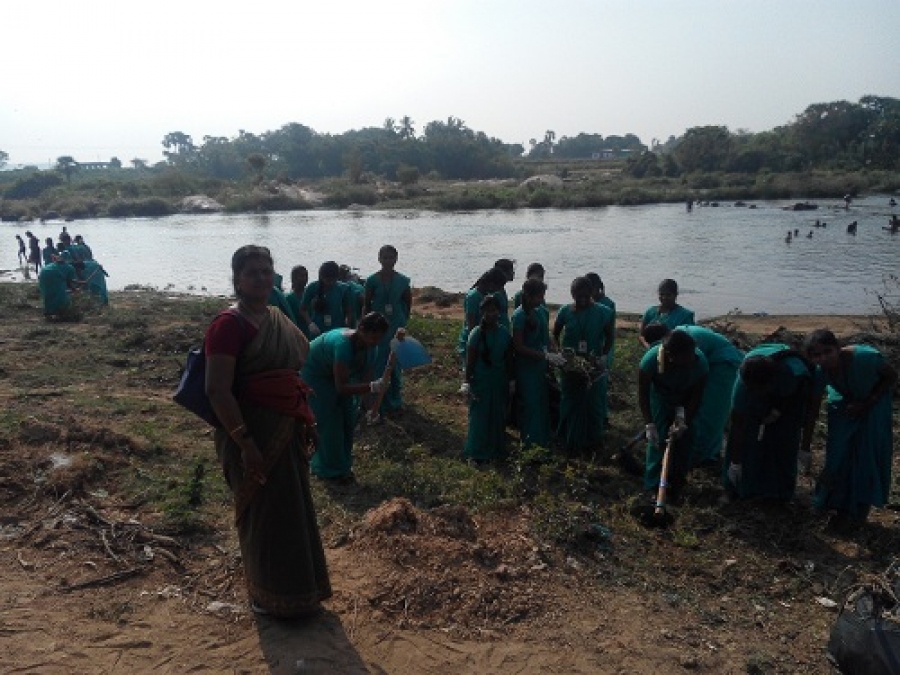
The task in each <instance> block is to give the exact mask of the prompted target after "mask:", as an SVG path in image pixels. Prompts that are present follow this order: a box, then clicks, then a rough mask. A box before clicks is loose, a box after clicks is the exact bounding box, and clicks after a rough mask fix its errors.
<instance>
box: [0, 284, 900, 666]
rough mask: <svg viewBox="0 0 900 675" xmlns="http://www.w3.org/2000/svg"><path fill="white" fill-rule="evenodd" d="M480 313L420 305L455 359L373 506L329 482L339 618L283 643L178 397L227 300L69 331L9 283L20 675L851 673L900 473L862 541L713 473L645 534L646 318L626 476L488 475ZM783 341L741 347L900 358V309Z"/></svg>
mask: <svg viewBox="0 0 900 675" xmlns="http://www.w3.org/2000/svg"><path fill="white" fill-rule="evenodd" d="M420 300H421V302H420ZM453 300H454V299H453V298H452V297H450V298H447V297H445V296H444V295H443V294H440V293H438V292H436V291H431V292H430V293H429V294H428V296H427V301H426V298H422V297H421V296H419V297H418V298H417V304H416V307H417V309H416V313H415V316H414V317H413V319H412V321H411V322H410V326H409V331H410V333H411V334H412V335H415V336H416V337H418V338H419V339H420V340H422V341H423V343H424V344H425V345H427V347H428V349H429V350H430V351H431V353H432V356H433V357H434V364H433V365H431V366H429V367H427V368H424V369H421V370H418V371H413V372H412V373H410V374H409V376H408V378H407V380H406V384H407V390H406V391H407V393H406V399H407V401H408V402H409V406H408V409H407V410H406V411H405V414H404V415H403V416H402V417H398V418H395V419H391V420H388V421H387V422H386V423H385V424H383V425H380V426H376V427H372V428H365V429H363V430H362V431H361V433H360V436H359V438H358V442H357V445H356V452H357V457H356V461H355V467H354V468H355V471H356V475H357V483H356V484H355V485H351V486H330V485H326V484H325V483H323V482H321V481H314V499H315V504H316V508H317V511H318V515H319V520H320V525H321V528H322V533H323V539H324V541H325V544H326V548H327V556H328V563H329V567H330V568H331V571H332V581H333V583H334V586H335V595H334V598H333V599H332V600H330V601H329V602H328V603H326V607H327V612H326V614H325V616H324V617H323V618H322V619H320V620H317V621H315V622H312V623H303V622H299V623H278V622H275V621H270V620H267V619H266V618H265V617H260V618H255V617H253V615H252V614H251V613H250V611H249V608H248V603H247V600H246V597H245V590H244V584H243V583H242V580H241V579H240V569H241V565H240V561H239V555H240V553H239V549H238V546H237V541H236V537H235V533H234V528H233V525H232V523H231V519H232V518H233V513H232V510H231V506H230V497H229V495H228V491H227V489H226V487H225V485H224V483H223V480H222V477H221V470H220V467H219V466H218V463H217V460H216V458H215V454H214V450H213V445H212V439H211V437H210V434H209V433H208V429H207V428H206V427H205V426H204V425H203V423H201V422H199V421H198V420H197V419H196V418H193V417H192V416H190V414H189V413H187V412H185V411H184V410H182V409H181V408H179V407H178V406H176V405H174V404H173V403H172V401H171V394H172V391H173V389H174V387H175V384H176V382H177V378H178V374H179V362H183V359H184V355H185V353H186V352H187V350H188V348H189V347H191V346H193V345H195V344H197V343H198V342H199V340H200V338H201V336H202V334H203V330H204V328H205V326H206V325H207V323H208V321H209V320H210V318H211V317H212V316H213V315H214V314H215V313H216V312H217V311H218V310H219V309H221V308H222V307H223V306H225V305H226V304H227V300H225V299H222V298H198V297H191V296H178V295H169V294H166V293H161V292H151V291H140V292H122V293H113V294H111V300H110V302H111V305H110V307H109V308H108V309H106V310H104V311H103V313H97V312H96V311H92V310H86V311H85V313H84V315H83V316H82V318H81V320H80V321H77V322H73V323H55V322H53V323H51V322H47V321H46V320H45V319H44V318H43V316H42V313H41V304H40V300H39V298H38V295H37V288H36V287H35V286H34V285H30V284H0V343H2V346H3V349H2V350H0V397H2V406H0V476H3V480H2V481H0V510H2V513H3V518H2V520H0V563H2V565H3V568H4V570H6V572H5V573H4V577H3V581H2V590H3V593H2V597H0V631H2V633H3V635H4V640H5V643H6V645H7V648H6V649H4V650H3V652H2V654H0V670H3V671H4V672H17V671H40V672H51V673H52V672H73V671H80V672H86V671H93V670H97V669H98V668H99V669H109V670H112V669H114V668H118V669H124V670H131V671H133V672H143V671H147V670H150V669H151V668H152V669H154V670H156V671H158V672H172V673H175V672H190V671H197V670H203V671H207V672H259V671H261V670H266V671H269V672H301V671H303V670H304V669H309V670H310V671H311V672H312V671H315V672H342V673H364V672H420V673H457V672H464V671H465V672H510V671H522V672H526V671H527V672H539V671H546V672H567V673H597V672H659V673H670V672H681V671H682V670H684V669H688V670H690V671H692V672H699V673H745V672H746V673H810V674H812V673H822V672H826V671H827V665H826V662H825V660H824V645H825V643H826V641H827V636H828V632H829V630H830V627H831V625H832V623H833V622H834V619H835V617H836V611H835V609H834V608H833V607H832V606H831V601H834V602H837V603H840V602H841V601H842V593H843V591H844V589H846V588H847V587H848V586H849V585H850V584H852V583H854V582H855V581H858V580H860V579H863V578H866V577H867V575H870V574H873V573H877V572H880V571H881V570H883V569H884V568H885V567H886V565H887V564H888V563H889V562H891V560H892V559H893V557H894V556H895V555H896V551H897V550H898V546H900V529H898V525H900V490H898V487H897V480H896V475H897V470H898V468H900V467H898V460H897V457H896V456H895V460H894V471H895V481H894V488H893V491H892V494H891V503H890V505H889V506H888V507H886V508H884V509H877V510H876V512H874V513H873V515H872V517H871V518H870V522H869V523H868V524H867V525H865V526H864V527H863V528H861V529H860V530H858V531H857V532H855V533H852V534H845V535H840V534H837V533H835V532H832V531H830V530H828V529H827V528H826V525H825V520H824V519H823V518H822V517H820V516H815V515H813V514H812V513H811V511H810V509H809V496H810V490H811V486H812V483H811V479H810V478H809V477H803V478H801V481H800V486H799V489H798V498H797V500H796V501H795V502H794V503H792V504H790V505H789V506H784V507H777V508H776V507H766V506H764V505H752V506H748V505H746V504H741V505H730V504H724V503H721V502H720V497H721V494H722V492H721V489H720V487H719V477H718V476H717V475H714V474H712V473H710V474H703V473H702V472H701V473H700V474H698V475H697V476H696V477H692V480H691V483H690V486H689V490H688V494H687V495H686V503H685V505H684V506H683V507H680V508H679V509H678V511H677V518H676V521H675V523H674V525H673V526H672V527H670V528H669V529H666V530H661V529H645V528H643V527H641V526H640V525H639V524H638V523H637V521H636V520H635V519H634V518H632V517H631V515H630V513H629V507H630V503H631V500H632V499H633V498H634V496H635V495H636V494H637V493H638V492H639V491H640V482H639V481H638V480H637V479H635V478H633V477H632V476H630V475H628V474H627V473H625V472H624V471H623V470H621V469H620V468H619V466H618V464H617V463H616V462H615V461H614V459H613V455H614V454H615V453H616V452H617V451H618V449H619V448H620V447H621V446H622V445H623V444H624V443H625V442H627V440H628V439H630V438H631V437H632V436H633V435H634V434H635V432H636V430H638V429H641V428H642V427H643V424H642V423H641V419H640V416H639V414H638V411H637V404H636V387H637V384H636V376H635V369H636V366H637V362H638V359H639V357H640V350H639V347H638V343H637V337H636V333H635V328H634V325H633V323H632V322H631V321H629V320H628V319H629V317H626V320H623V321H622V322H621V325H620V327H619V333H618V336H617V343H616V366H615V370H614V372H613V375H612V382H611V385H610V392H611V422H612V429H611V430H610V433H609V437H608V443H607V446H606V450H605V451H604V452H603V453H600V454H598V455H596V456H593V457H583V458H573V457H565V456H561V455H559V454H556V453H554V452H551V451H545V450H534V451H530V452H523V451H521V450H514V451H513V453H512V455H511V457H510V459H509V461H508V462H506V463H503V464H498V465H492V466H488V467H476V466H470V465H469V464H467V463H465V462H463V461H461V451H462V447H463V442H464V438H465V424H466V409H465V402H464V400H463V399H462V398H460V397H459V396H458V395H457V394H456V390H457V388H458V386H459V377H458V372H457V370H458V365H457V358H456V354H455V351H454V346H455V340H456V335H457V333H458V330H459V322H460V318H459V315H458V309H457V307H458V304H457V303H455V302H453ZM448 303H449V304H448ZM633 318H634V317H630V319H632V320H633ZM765 320H766V321H768V322H769V323H767V324H764V325H763V324H760V323H759V321H761V320H760V319H758V318H755V319H754V318H753V317H750V318H747V319H743V318H742V317H735V318H734V319H731V318H722V319H719V320H718V321H717V322H716V323H715V326H716V327H717V328H718V329H720V330H721V331H723V332H725V333H726V334H727V335H729V336H730V337H732V338H733V339H735V340H737V341H738V342H739V343H741V344H742V345H744V346H749V345H751V344H755V343H757V342H759V341H761V340H763V339H766V338H769V337H770V333H774V334H775V336H776V337H777V338H779V339H782V340H785V341H787V342H793V341H794V340H796V339H797V338H799V337H801V336H802V333H804V332H805V331H806V330H807V329H808V328H810V327H812V326H821V325H830V326H831V327H832V328H834V329H835V330H837V331H838V332H840V333H841V335H842V337H844V338H849V339H859V340H865V341H868V342H873V343H875V344H877V345H878V346H879V347H881V348H883V349H885V350H886V351H890V350H893V359H894V363H896V362H897V351H896V350H897V347H898V345H897V340H898V336H897V332H896V331H897V325H898V324H897V323H891V321H896V313H894V314H889V313H887V312H886V313H885V315H884V316H878V317H874V318H871V319H865V318H862V317H860V318H858V319H852V318H848V317H841V318H840V319H839V320H838V319H834V318H832V317H818V318H817V319H813V318H812V317H801V318H798V319H792V318H782V317H766V319H765ZM753 321H756V322H757V323H755V324H754V323H753ZM838 321H840V323H838ZM801 322H802V323H801ZM898 427H900V418H898V415H897V407H896V403H895V414H894V432H895V436H896V433H897V431H898ZM513 440H515V439H513ZM822 458H823V447H822V437H821V429H820V431H819V435H818V438H817V440H816V442H815V443H814V455H813V463H814V465H818V466H821V462H822Z"/></svg>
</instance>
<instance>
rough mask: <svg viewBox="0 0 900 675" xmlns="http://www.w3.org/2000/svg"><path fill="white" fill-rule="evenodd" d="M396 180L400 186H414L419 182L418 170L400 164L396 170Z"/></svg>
mask: <svg viewBox="0 0 900 675" xmlns="http://www.w3.org/2000/svg"><path fill="white" fill-rule="evenodd" d="M397 180H399V181H400V184H401V185H415V184H416V183H418V182H419V169H418V168H417V167H414V166H407V165H405V164H401V165H400V167H399V168H398V169H397Z"/></svg>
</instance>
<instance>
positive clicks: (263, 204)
mask: <svg viewBox="0 0 900 675" xmlns="http://www.w3.org/2000/svg"><path fill="white" fill-rule="evenodd" d="M311 208H312V206H311V205H310V203H309V202H307V201H306V200H303V199H295V198H294V197H289V196H287V195H284V194H274V195H273V194H263V193H260V192H254V193H252V194H241V195H236V196H234V197H232V198H231V199H229V200H228V201H227V202H226V203H225V210H226V211H228V212H230V213H245V212H248V211H305V210H307V209H311Z"/></svg>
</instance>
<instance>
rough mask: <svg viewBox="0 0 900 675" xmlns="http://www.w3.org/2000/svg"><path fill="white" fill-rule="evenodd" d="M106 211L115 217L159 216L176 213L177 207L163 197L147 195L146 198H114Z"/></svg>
mask: <svg viewBox="0 0 900 675" xmlns="http://www.w3.org/2000/svg"><path fill="white" fill-rule="evenodd" d="M106 213H107V215H109V216H112V217H113V218H127V217H129V216H150V217H158V216H168V215H171V214H173V213H175V209H174V208H173V207H172V205H171V204H169V202H167V201H166V200H165V199H162V198H161V197H147V198H146V199H114V200H113V201H111V202H110V203H109V206H107V209H106Z"/></svg>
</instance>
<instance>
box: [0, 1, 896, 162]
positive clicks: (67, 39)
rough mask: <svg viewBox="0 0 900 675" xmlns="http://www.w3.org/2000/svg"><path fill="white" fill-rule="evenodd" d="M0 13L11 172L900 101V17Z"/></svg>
mask: <svg viewBox="0 0 900 675" xmlns="http://www.w3.org/2000/svg"><path fill="white" fill-rule="evenodd" d="M0 16H2V19H0V26H2V46H3V53H4V56H5V58H4V59H3V66H2V68H0V150H5V151H6V152H8V153H9V155H10V158H9V162H10V164H11V165H16V164H23V163H42V164H43V163H46V162H48V161H55V159H56V158H57V157H58V156H60V155H72V156H73V157H75V159H76V160H78V161H96V160H108V159H109V158H110V157H112V156H117V157H119V158H120V159H121V160H122V161H123V162H125V163H127V162H128V161H129V160H131V159H133V158H135V157H137V158H142V159H146V160H149V161H151V162H152V161H156V160H159V159H161V158H162V146H161V144H160V141H161V140H162V138H163V136H165V135H166V134H167V133H168V132H170V131H183V132H184V133H187V134H190V135H191V136H193V138H194V141H195V142H196V143H198V144H199V143H201V142H202V139H203V137H204V136H207V135H209V136H227V137H232V136H235V135H237V133H238V130H239V129H245V130H247V131H250V132H253V133H262V132H264V131H268V130H274V129H277V128H279V127H280V126H282V125H283V124H286V123H288V122H299V123H301V124H305V125H307V126H309V127H312V128H313V129H314V130H316V131H318V132H328V133H341V132H344V131H347V130H349V129H359V128H362V127H367V126H381V124H382V122H383V120H384V119H385V118H386V117H394V118H397V119H399V118H400V117H402V116H404V115H409V116H410V117H411V118H412V119H413V120H415V122H416V129H417V131H421V130H422V129H423V128H424V126H425V124H426V123H427V122H429V121H431V120H435V119H441V120H445V119H446V118H447V117H448V116H450V115H453V116H455V117H458V118H461V119H462V120H464V121H465V123H466V124H467V125H468V126H469V127H470V128H472V129H475V130H477V131H484V132H485V133H487V134H488V135H489V136H495V137H497V138H500V139H502V140H503V141H505V142H508V143H514V142H518V143H522V144H524V145H526V146H527V143H528V139H530V138H538V139H540V138H542V137H543V134H544V132H545V131H546V130H548V129H552V130H553V131H555V132H556V134H557V137H561V136H565V135H569V136H573V135H576V134H578V133H579V132H588V133H599V134H602V135H604V136H608V135H612V134H618V135H622V134H625V133H635V134H637V135H638V136H640V138H641V140H642V141H643V142H644V143H647V144H649V143H650V141H651V139H653V138H659V139H661V140H665V139H666V138H668V136H669V135H670V134H674V135H680V134H682V133H683V132H684V131H685V129H687V128H690V127H692V126H699V125H705V124H724V125H727V126H728V127H729V128H730V129H732V130H735V129H741V128H743V129H748V130H750V131H762V130H766V129H771V128H773V127H775V126H778V125H781V124H785V123H788V122H790V121H791V120H792V119H793V117H794V115H796V114H798V113H800V112H802V111H803V110H804V109H805V108H806V106H807V105H809V104H811V103H819V102H826V101H833V100H839V99H846V100H850V101H858V100H859V98H860V97H861V96H864V95H866V94H877V95H882V96H894V97H900V57H898V45H900V0H853V1H852V2H851V1H850V0H744V1H742V2H736V1H730V0H621V1H620V0H542V1H541V2H538V1H537V0H442V1H434V2H432V1H431V0H409V1H407V0H399V1H394V2H375V1H374V0H364V1H351V0H316V1H311V0H279V1H273V0H253V1H252V2H236V1H232V2H228V1H226V0H217V1H216V2H208V1H206V0H179V1H177V2H173V1H171V0H114V1H101V0H80V1H73V0H4V2H3V5H2V14H0Z"/></svg>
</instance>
